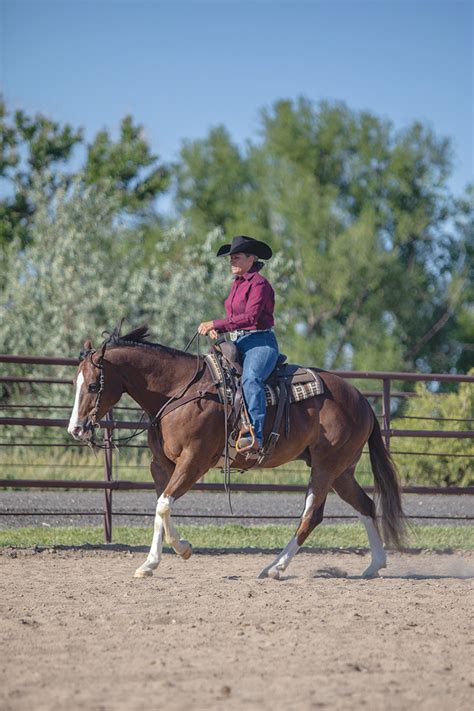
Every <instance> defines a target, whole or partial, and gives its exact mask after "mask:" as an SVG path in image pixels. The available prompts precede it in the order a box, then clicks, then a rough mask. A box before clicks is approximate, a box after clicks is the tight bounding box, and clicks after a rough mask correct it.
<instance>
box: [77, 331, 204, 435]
mask: <svg viewBox="0 0 474 711" xmlns="http://www.w3.org/2000/svg"><path fill="white" fill-rule="evenodd" d="M196 336H197V354H196V369H195V371H194V373H193V376H192V378H191V380H190V381H189V382H188V383H186V384H185V385H184V386H183V387H182V388H180V389H179V390H177V391H176V392H175V393H173V394H172V395H170V397H169V398H168V400H166V402H165V403H164V405H163V406H162V407H160V409H159V410H158V412H157V413H156V415H154V416H153V417H152V418H151V419H150V421H149V422H148V424H147V425H146V427H143V428H142V429H140V424H141V422H142V420H143V418H144V413H143V414H142V415H141V417H140V422H139V424H138V427H137V429H136V430H135V432H132V434H131V435H129V436H128V437H118V438H117V439H114V440H112V444H114V445H116V444H117V443H118V442H121V443H124V442H130V440H132V439H134V438H135V437H138V435H140V434H143V432H147V431H148V430H149V429H150V427H153V426H154V425H156V423H157V422H158V420H159V419H160V418H161V417H164V416H165V415H167V414H168V412H164V411H165V410H166V408H167V407H168V406H169V405H170V403H172V402H175V401H176V400H179V399H180V398H182V397H183V395H184V394H185V392H186V390H187V389H188V388H189V387H190V385H192V383H193V382H194V379H195V378H196V376H197V374H198V373H199V369H200V368H199V365H200V363H199V358H200V344H199V333H198V332H197V331H196V333H195V334H194V336H193V337H192V338H191V340H190V341H189V343H188V344H187V346H186V348H185V349H184V352H185V353H186V352H187V351H188V349H189V348H190V347H191V345H192V343H193V341H194V340H195V338H196ZM106 347H107V343H104V345H103V346H102V352H101V355H100V358H99V360H98V361H97V363H96V362H95V361H94V359H93V357H92V356H93V355H94V354H95V353H97V351H96V350H92V349H91V350H89V351H87V352H85V353H81V355H80V358H81V360H83V359H85V358H87V359H88V360H89V362H90V363H92V365H93V366H94V367H95V368H98V369H99V371H100V373H99V378H98V380H97V381H96V382H95V383H91V384H90V385H89V388H88V391H89V392H90V393H93V392H96V393H97V399H96V401H95V404H94V408H93V410H92V413H91V415H90V417H89V420H90V422H91V425H92V428H94V429H95V428H96V427H98V426H99V423H98V422H97V413H98V411H99V406H100V400H101V396H102V393H103V391H104V386H105V381H104V365H103V360H104V355H105V350H106ZM205 394H206V393H205V392H203V391H201V390H200V391H199V392H198V393H197V394H196V395H195V396H192V397H190V398H188V399H186V400H185V401H184V402H182V403H179V404H178V403H176V407H180V406H181V405H185V404H186V403H187V402H191V401H192V400H197V399H198V398H201V397H202V396H203V395H205ZM172 409H176V408H172ZM172 409H171V410H169V412H172ZM88 444H89V445H90V446H92V447H95V448H97V449H106V445H102V444H99V443H98V442H96V441H95V439H94V431H93V437H92V438H91V440H90V441H89V443H88Z"/></svg>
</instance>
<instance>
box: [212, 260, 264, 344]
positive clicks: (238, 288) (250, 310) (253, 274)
mask: <svg viewBox="0 0 474 711" xmlns="http://www.w3.org/2000/svg"><path fill="white" fill-rule="evenodd" d="M224 306H225V311H226V314H227V318H225V319H215V320H214V328H215V329H216V330H217V331H222V332H225V331H237V330H245V331H264V330H266V329H267V328H271V327H272V326H273V324H274V320H273V310H274V308H275V292H274V291H273V288H272V285H271V284H270V282H269V281H267V279H265V277H263V276H262V275H261V274H259V273H258V270H257V269H256V268H255V267H252V268H251V269H250V271H248V272H246V273H245V274H243V275H242V276H240V277H239V276H238V277H235V279H234V281H233V283H232V287H231V289H230V293H229V296H228V297H227V299H226V300H225V302H224Z"/></svg>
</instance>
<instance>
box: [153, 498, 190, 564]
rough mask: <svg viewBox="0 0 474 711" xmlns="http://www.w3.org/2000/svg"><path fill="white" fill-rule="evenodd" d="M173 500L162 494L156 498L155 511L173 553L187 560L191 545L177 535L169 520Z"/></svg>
mask: <svg viewBox="0 0 474 711" xmlns="http://www.w3.org/2000/svg"><path fill="white" fill-rule="evenodd" d="M173 501H174V498H173V497H172V496H165V495H164V494H162V495H161V496H160V498H159V499H158V503H157V505H156V511H157V514H158V513H159V515H160V516H161V520H162V521H163V528H164V532H165V539H166V542H167V543H168V545H170V546H171V547H172V549H173V550H174V552H175V553H177V554H178V555H180V556H181V558H184V560H187V559H188V558H190V556H191V554H192V552H193V547H192V545H191V544H190V543H189V541H186V540H185V539H184V538H180V537H179V533H178V531H177V530H176V528H175V525H174V523H173V521H172V520H171V506H172V504H173Z"/></svg>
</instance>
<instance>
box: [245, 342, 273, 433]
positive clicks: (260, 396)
mask: <svg viewBox="0 0 474 711" xmlns="http://www.w3.org/2000/svg"><path fill="white" fill-rule="evenodd" d="M235 345H236V346H237V348H238V350H239V353H240V354H241V356H242V359H243V371H242V386H243V391H244V399H245V404H246V406H247V411H248V413H249V417H250V420H251V422H252V425H253V428H254V431H255V438H256V440H257V442H258V445H259V446H260V447H261V446H262V445H263V424H264V421H265V411H266V403H265V390H264V383H265V380H266V379H267V378H268V376H269V375H270V373H271V372H272V370H273V369H274V368H275V366H276V363H277V360H278V343H277V340H276V338H275V334H274V333H273V331H260V332H259V331H256V332H252V331H251V332H250V333H249V334H246V335H245V336H240V337H239V338H238V339H237V340H236V341H235Z"/></svg>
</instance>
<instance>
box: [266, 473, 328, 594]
mask: <svg viewBox="0 0 474 711" xmlns="http://www.w3.org/2000/svg"><path fill="white" fill-rule="evenodd" d="M314 476H315V472H314V468H312V470H311V479H310V482H309V485H308V490H307V492H306V499H305V506H304V511H303V513H302V515H301V519H300V523H299V526H298V528H297V529H296V533H295V535H294V536H293V538H292V539H291V541H290V542H289V543H288V545H287V546H286V547H285V548H284V549H283V551H282V552H281V553H280V555H279V556H278V557H277V558H276V559H275V560H274V561H273V563H271V564H270V565H269V566H267V567H266V568H264V569H263V570H262V572H261V573H260V575H259V576H258V577H259V578H274V579H275V580H279V578H280V575H281V573H282V572H283V571H284V570H286V568H287V567H288V566H289V564H290V562H291V560H292V559H293V558H294V556H295V555H296V554H297V553H298V551H299V549H300V548H301V546H302V545H303V543H304V541H305V540H306V539H307V538H308V536H309V534H310V533H311V531H313V529H314V528H316V526H317V525H318V524H320V523H321V521H322V520H323V513H324V504H325V503H326V497H327V495H328V492H329V489H330V488H331V485H330V477H329V476H324V475H323V476H322V475H321V472H320V471H319V473H318V485H317V487H316V486H315V482H314V481H313V478H314Z"/></svg>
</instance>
